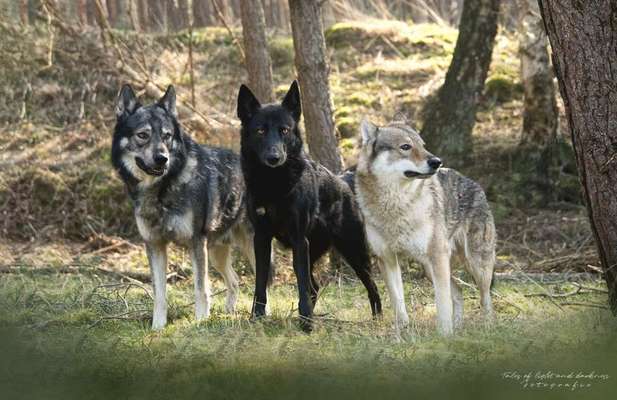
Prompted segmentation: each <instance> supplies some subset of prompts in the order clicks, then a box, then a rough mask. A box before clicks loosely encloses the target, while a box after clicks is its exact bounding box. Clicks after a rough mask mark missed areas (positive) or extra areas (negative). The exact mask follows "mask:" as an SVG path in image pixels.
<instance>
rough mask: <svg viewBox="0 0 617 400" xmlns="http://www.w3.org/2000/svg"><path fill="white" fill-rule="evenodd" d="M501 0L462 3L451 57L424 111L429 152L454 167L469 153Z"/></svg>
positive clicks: (477, 0) (495, 32) (424, 131)
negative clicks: (435, 94)
mask: <svg viewBox="0 0 617 400" xmlns="http://www.w3.org/2000/svg"><path fill="white" fill-rule="evenodd" d="M499 5H500V0H474V1H465V2H464V3H463V12H462V15H461V23H460V25H459V34H458V38H457V40H456V46H455V48H454V55H453V56H452V61H451V63H450V67H449V68H448V72H447V73H446V79H445V82H444V84H443V86H442V87H441V88H440V89H439V90H438V92H437V96H436V99H435V100H434V101H432V102H430V104H429V105H428V107H427V110H426V112H425V120H424V126H423V129H422V133H423V136H424V139H425V140H426V141H427V144H428V148H429V150H431V152H433V153H435V154H436V155H438V156H439V157H443V158H445V159H446V161H445V163H446V165H456V164H458V163H460V161H461V160H464V159H465V158H467V157H468V155H469V154H470V153H471V151H472V148H473V145H472V141H471V132H472V130H473V127H474V125H475V122H476V108H477V104H478V98H479V97H480V95H481V94H482V91H483V90H484V81H485V80H486V75H487V73H488V68H489V66H490V63H491V56H492V54H493V44H494V43H495V35H496V34H497V17H498V14H499Z"/></svg>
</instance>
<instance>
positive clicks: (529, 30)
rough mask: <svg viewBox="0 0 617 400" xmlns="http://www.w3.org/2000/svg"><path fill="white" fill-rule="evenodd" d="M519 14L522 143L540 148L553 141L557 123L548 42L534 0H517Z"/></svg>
mask: <svg viewBox="0 0 617 400" xmlns="http://www.w3.org/2000/svg"><path fill="white" fill-rule="evenodd" d="M519 14H520V21H519V52H520V57H521V81H522V82H523V93H524V101H523V132H522V136H521V144H523V145H530V146H532V147H539V148H543V147H546V146H549V145H551V144H552V143H553V142H554V141H555V140H556V137H557V129H558V123H559V116H558V113H557V100H556V99H555V86H554V85H553V71H552V70H551V63H550V61H549V58H548V49H547V45H548V42H547V39H546V33H545V31H544V25H543V22H542V17H541V16H540V9H539V8H538V2H537V0H520V10H519Z"/></svg>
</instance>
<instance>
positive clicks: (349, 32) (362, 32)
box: [325, 20, 457, 57]
mask: <svg viewBox="0 0 617 400" xmlns="http://www.w3.org/2000/svg"><path fill="white" fill-rule="evenodd" d="M456 35H457V33H456V30H454V29H452V28H446V27H443V26H440V25H436V24H412V25H409V24H406V23H404V22H401V21H390V20H369V21H353V22H341V23H338V24H335V25H333V26H332V27H330V28H329V29H328V30H326V33H325V37H326V43H327V44H328V46H330V47H333V48H335V49H345V48H349V47H352V48H355V49H356V50H359V51H361V52H364V53H369V54H373V53H377V52H379V53H382V54H385V55H397V56H399V57H400V56H402V57H407V56H409V55H411V54H417V53H419V54H422V56H424V57H430V56H435V55H449V54H451V53H452V51H453V49H454V42H455V40H456Z"/></svg>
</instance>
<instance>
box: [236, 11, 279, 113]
mask: <svg viewBox="0 0 617 400" xmlns="http://www.w3.org/2000/svg"><path fill="white" fill-rule="evenodd" d="M240 12H241V19H242V37H243V39H244V54H245V56H246V69H247V72H248V76H249V86H250V88H251V90H253V93H255V95H256V96H257V98H258V99H259V101H260V102H262V103H271V102H272V101H273V100H274V98H273V93H272V88H273V85H272V63H271V62H270V54H269V53H268V40H267V38H266V22H265V17H264V10H263V7H262V5H261V1H254V0H242V1H241V2H240Z"/></svg>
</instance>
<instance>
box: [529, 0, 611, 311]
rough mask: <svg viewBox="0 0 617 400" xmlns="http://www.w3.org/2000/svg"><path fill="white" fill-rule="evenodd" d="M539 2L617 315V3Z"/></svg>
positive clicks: (588, 0) (603, 0)
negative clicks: (616, 72) (616, 73)
mask: <svg viewBox="0 0 617 400" xmlns="http://www.w3.org/2000/svg"><path fill="white" fill-rule="evenodd" d="M539 3H540V10H541V12H542V18H543V20H544V25H545V27H546V31H547V33H548V38H549V40H550V44H551V47H552V49H553V66H554V68H555V74H556V75H557V80H558V82H559V89H560V92H561V97H562V98H563V101H564V104H565V108H566V115H567V117H568V123H569V126H570V133H571V134H572V143H573V145H574V151H575V153H576V162H577V165H578V171H579V176H580V179H581V184H582V186H583V193H584V197H585V203H586V205H587V210H588V211H589V219H590V220H591V227H592V230H593V233H594V236H595V239H596V244H597V246H598V252H599V255H600V261H601V262H602V268H603V270H604V278H605V279H606V283H607V285H608V290H609V303H610V307H611V310H612V311H613V314H614V315H616V316H617V153H616V152H615V149H617V86H616V85H615V76H614V73H613V71H616V70H617V57H616V56H615V55H617V3H616V2H615V1H613V0H585V1H580V0H539Z"/></svg>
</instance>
